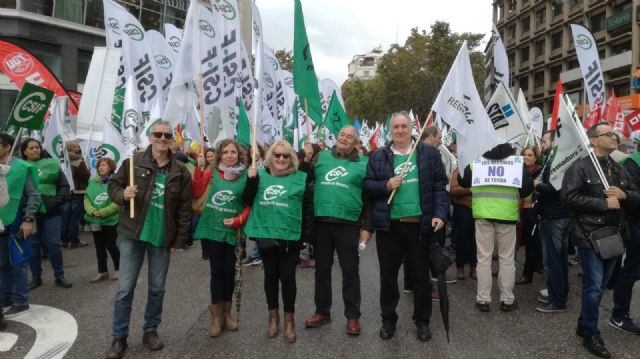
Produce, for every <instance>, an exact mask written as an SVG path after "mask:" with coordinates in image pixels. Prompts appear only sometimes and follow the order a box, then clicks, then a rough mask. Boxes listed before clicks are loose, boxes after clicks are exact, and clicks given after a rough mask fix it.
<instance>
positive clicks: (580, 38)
mask: <svg viewBox="0 0 640 359" xmlns="http://www.w3.org/2000/svg"><path fill="white" fill-rule="evenodd" d="M571 33H572V34H573V44H574V45H575V48H576V55H577V56H578V62H579V63H580V71H581V72H582V77H583V78H584V84H585V88H586V89H587V98H588V99H589V106H590V107H591V108H595V106H596V100H597V99H598V98H599V99H600V101H602V102H603V103H604V77H603V76H602V68H601V66H600V57H599V56H598V48H597V47H596V40H595V39H594V38H593V34H591V31H589V30H587V29H586V28H585V27H584V26H581V25H577V24H571ZM600 111H601V112H600V113H602V109H601V110H600Z"/></svg>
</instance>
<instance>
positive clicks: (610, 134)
mask: <svg viewBox="0 0 640 359" xmlns="http://www.w3.org/2000/svg"><path fill="white" fill-rule="evenodd" d="M615 135H616V134H615V133H613V132H605V133H601V134H599V135H595V136H593V137H592V138H598V137H602V136H607V137H613V136H615Z"/></svg>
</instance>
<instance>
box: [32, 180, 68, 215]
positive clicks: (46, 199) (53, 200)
mask: <svg viewBox="0 0 640 359" xmlns="http://www.w3.org/2000/svg"><path fill="white" fill-rule="evenodd" d="M56 188H57V191H56V195H55V196H45V195H42V196H41V197H42V202H43V203H44V208H45V210H46V213H44V214H40V217H51V216H56V215H59V214H60V207H61V206H62V204H63V203H64V202H66V201H67V199H69V194H70V193H71V192H70V187H69V182H68V181H67V177H65V175H64V173H63V172H62V169H61V170H60V171H58V178H57V179H56Z"/></svg>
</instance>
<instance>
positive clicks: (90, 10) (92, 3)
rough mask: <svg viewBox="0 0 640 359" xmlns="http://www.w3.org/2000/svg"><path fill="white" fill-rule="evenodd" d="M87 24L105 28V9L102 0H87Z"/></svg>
mask: <svg viewBox="0 0 640 359" xmlns="http://www.w3.org/2000/svg"><path fill="white" fill-rule="evenodd" d="M84 21H85V25H87V26H93V27H99V28H101V29H104V9H103V7H102V0H87V11H86V14H85V19H84Z"/></svg>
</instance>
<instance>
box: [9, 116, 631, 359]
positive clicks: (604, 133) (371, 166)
mask: <svg viewBox="0 0 640 359" xmlns="http://www.w3.org/2000/svg"><path fill="white" fill-rule="evenodd" d="M389 131H390V135H391V141H390V143H389V144H388V145H387V146H385V147H383V148H380V149H377V150H375V151H372V152H370V153H369V152H368V151H367V150H366V149H365V148H364V147H363V146H362V142H361V141H360V139H359V134H358V131H357V130H356V129H355V128H353V127H351V126H345V127H343V128H342V129H341V130H340V133H339V134H338V135H337V136H336V138H335V139H334V140H335V141H334V142H335V146H333V147H331V148H324V143H322V145H316V144H311V143H309V142H307V143H305V144H304V146H303V149H301V150H300V151H299V152H295V151H294V149H293V148H292V146H291V145H290V144H289V143H287V142H285V141H276V142H275V143H273V144H272V145H270V146H265V147H262V146H258V147H256V148H254V149H252V148H246V147H245V146H243V145H241V144H239V143H238V142H237V141H235V140H231V139H227V140H222V141H220V142H219V143H218V144H217V146H216V148H207V149H204V151H201V153H189V154H188V155H186V154H183V153H181V152H182V149H181V147H180V145H177V144H176V143H175V141H174V139H173V132H172V127H171V126H170V124H169V123H167V122H163V121H159V122H157V123H155V124H154V125H153V127H152V129H151V131H150V136H149V142H150V145H149V146H148V148H146V149H144V150H143V151H139V152H136V153H135V154H134V155H133V157H132V159H127V160H125V161H124V162H123V163H122V165H121V166H120V167H119V168H117V169H116V164H115V163H114V161H113V160H111V159H109V158H100V159H99V160H98V161H97V163H96V175H95V176H94V177H93V178H91V175H90V171H89V169H88V168H87V166H86V164H85V163H84V159H83V155H82V152H81V151H80V147H79V146H78V144H77V143H75V142H70V143H68V144H67V151H68V153H69V161H70V163H71V169H72V176H73V184H74V190H73V191H70V186H69V183H68V181H67V178H66V176H65V174H64V173H63V171H62V170H61V168H60V164H59V162H58V161H57V160H54V159H52V158H49V156H47V155H46V151H44V150H43V148H42V144H41V143H40V142H39V141H38V140H36V139H27V140H24V141H22V143H21V145H20V148H19V149H16V151H15V155H16V156H15V157H12V156H11V154H12V153H13V152H12V149H13V146H14V139H13V138H12V137H11V136H9V135H7V134H4V133H3V134H0V163H2V164H1V165H0V207H2V208H0V270H1V271H2V273H1V277H0V288H1V294H2V297H1V299H2V301H3V307H9V309H8V310H7V311H6V312H5V313H4V315H5V316H7V315H8V316H11V315H13V314H17V313H19V312H22V311H25V310H29V291H30V290H35V289H36V288H38V287H40V286H42V285H43V276H42V274H43V270H42V259H43V258H45V257H46V258H48V260H49V262H50V264H51V266H52V269H53V274H54V279H55V282H54V283H55V285H56V286H58V287H61V288H71V287H72V284H71V283H70V282H69V281H67V280H66V278H65V276H64V264H63V248H78V247H83V246H86V245H87V244H86V243H84V242H82V241H80V240H79V236H78V232H79V228H82V227H85V228H87V229H89V230H90V231H91V233H92V235H93V240H94V245H95V251H96V259H97V273H96V275H95V277H92V278H88V279H87V280H88V281H90V282H91V283H98V282H101V281H104V280H108V279H111V280H117V281H118V282H117V283H118V286H117V291H116V294H115V301H114V311H113V321H112V342H111V345H110V346H109V348H108V352H107V358H121V357H123V356H124V354H125V352H126V350H127V346H128V343H127V337H128V334H129V321H130V318H131V309H132V302H133V296H134V291H135V287H136V283H137V280H138V276H139V275H140V270H141V266H142V264H143V262H144V261H145V256H146V260H147V264H148V267H149V270H148V283H149V289H148V293H147V305H146V308H145V315H144V325H143V331H144V336H143V343H144V344H145V345H146V346H147V347H148V349H149V350H151V351H155V350H160V349H162V348H163V346H164V343H163V341H162V340H161V339H160V337H159V335H158V332H157V329H158V326H159V325H160V322H161V321H162V312H163V299H164V293H165V283H166V276H167V272H168V269H169V263H170V257H171V253H172V251H173V250H181V249H184V248H186V247H190V246H192V245H193V244H194V241H200V243H201V244H200V245H201V250H202V258H203V259H204V260H208V262H209V265H210V283H209V290H210V304H209V305H208V310H209V312H210V314H211V325H210V327H209V330H208V335H209V336H210V337H218V336H219V335H220V334H221V332H222V331H236V330H238V323H237V322H236V321H235V319H234V317H233V315H232V303H233V297H234V293H235V290H236V289H237V283H236V282H237V276H236V274H237V273H236V265H237V260H238V257H241V258H244V257H246V259H245V262H244V264H245V265H262V266H263V268H264V293H265V302H266V307H267V308H266V309H267V310H266V313H265V314H266V318H267V321H266V323H267V325H266V332H267V335H268V336H269V337H270V338H274V337H277V336H278V335H279V332H280V318H281V317H280V309H282V312H283V319H284V320H283V322H284V325H283V327H282V328H283V335H284V338H285V340H286V341H287V342H289V343H293V342H295V341H296V328H295V320H294V313H295V310H296V295H297V288H296V267H297V266H298V265H299V264H300V263H301V262H302V264H303V267H314V268H315V291H314V297H313V298H314V303H315V308H314V309H313V310H312V311H311V313H309V314H310V317H309V318H308V319H307V320H306V321H305V322H304V325H305V327H306V328H316V327H320V326H323V325H326V324H329V323H330V322H331V319H332V313H331V304H332V291H331V287H332V286H331V282H332V280H331V272H332V271H331V268H332V264H333V262H334V261H335V260H337V261H338V262H339V265H340V269H341V273H342V298H343V301H344V313H343V314H344V317H345V319H346V326H345V329H346V330H345V331H346V333H347V334H348V335H352V336H357V335H359V334H360V332H361V327H360V322H359V318H360V315H361V288H360V274H359V249H362V248H363V247H365V246H366V245H367V243H368V242H369V241H370V240H371V239H372V238H373V235H374V234H375V241H376V248H377V256H378V263H379V271H380V293H379V295H380V297H379V301H380V312H381V318H382V320H381V326H380V330H379V336H380V337H381V338H382V339H385V340H387V339H390V338H392V337H393V336H394V335H395V330H396V322H397V321H398V313H397V312H396V307H397V304H398V301H399V297H400V291H399V287H398V274H399V270H400V267H401V266H403V267H404V279H405V287H404V289H405V293H412V296H413V313H412V319H413V321H414V323H415V325H416V330H415V335H416V338H417V339H418V340H419V341H428V340H430V338H431V332H430V330H429V322H430V317H431V312H432V301H433V300H446V299H447V298H440V294H442V293H439V291H438V289H437V288H432V278H435V277H436V275H437V273H436V270H435V269H434V263H436V262H438V261H439V256H442V253H443V252H445V251H444V249H448V253H450V255H453V256H455V264H456V271H455V279H452V280H449V282H454V281H455V280H458V281H460V280H465V279H466V278H467V277H468V278H470V279H472V280H476V281H477V294H476V299H475V306H476V308H477V309H478V310H479V311H481V312H491V310H492V298H491V287H492V282H493V279H492V277H493V276H497V283H498V287H499V293H500V294H499V310H500V311H504V312H512V311H515V310H518V300H517V298H515V296H514V291H513V289H514V286H515V285H527V284H529V283H532V278H533V276H534V274H535V273H540V274H543V275H545V276H546V289H545V290H543V291H541V292H540V293H539V295H538V296H537V299H538V301H539V302H540V305H539V306H538V307H537V308H536V310H537V311H539V312H544V313H558V312H564V311H566V310H567V305H568V293H569V284H568V283H569V281H568V265H569V262H570V260H571V258H570V256H571V254H570V253H571V252H573V253H576V254H577V258H578V261H579V263H580V265H581V267H582V296H581V298H582V300H581V303H580V308H581V309H580V316H579V318H578V319H577V325H576V335H578V336H580V337H581V338H583V344H584V346H585V348H586V349H587V350H588V351H589V352H590V353H592V354H594V355H596V356H600V357H605V358H606V357H610V353H609V352H608V350H607V349H606V347H605V344H604V341H603V339H602V336H601V333H600V330H599V328H598V316H599V307H600V302H601V299H602V296H603V294H604V291H605V288H606V287H608V286H609V287H610V288H612V289H613V302H614V307H613V308H612V309H613V311H612V315H611V318H610V320H609V325H610V326H611V327H613V328H616V329H619V330H621V331H623V332H626V333H629V334H635V335H640V327H638V326H637V325H636V324H635V323H634V322H633V320H632V319H631V318H630V316H629V311H630V303H631V295H632V289H633V285H634V283H635V281H636V280H638V278H639V277H640V192H639V191H638V188H640V151H639V152H635V153H634V154H631V155H629V154H621V153H619V150H618V145H619V139H618V138H617V137H616V135H615V134H614V133H613V130H612V129H611V127H609V126H608V125H606V124H598V125H595V126H593V127H591V128H590V129H589V130H588V131H587V135H588V137H589V139H590V142H591V145H592V147H593V149H594V152H595V155H596V156H597V160H598V161H599V165H600V167H601V168H602V172H603V174H604V176H605V177H606V180H607V182H608V185H609V186H608V188H607V189H605V185H604V184H603V183H602V180H601V178H602V177H600V174H599V173H598V172H597V171H596V167H595V166H594V163H591V162H590V160H589V158H584V159H580V160H578V161H576V163H575V164H573V165H572V166H571V167H570V169H569V170H568V172H567V173H566V175H565V177H564V180H563V182H562V188H561V189H558V188H555V187H554V186H553V185H552V184H551V180H550V172H551V168H550V166H549V163H550V161H551V160H552V159H553V150H552V149H553V134H552V133H546V134H544V136H543V137H542V140H541V145H540V146H539V147H537V146H534V147H530V148H524V149H519V150H520V152H519V153H518V154H519V155H521V156H522V158H523V163H522V176H521V177H520V178H521V186H520V187H518V188H516V187H503V186H494V185H489V186H475V185H474V181H473V164H470V165H469V166H467V167H466V168H464V169H461V171H458V169H457V165H456V156H455V153H456V143H455V139H453V141H450V139H448V140H449V141H447V142H448V143H447V144H446V145H445V144H443V141H442V134H441V132H440V130H439V129H437V128H436V127H429V128H426V129H425V130H424V131H423V132H422V133H423V135H422V138H415V137H412V123H411V121H410V120H409V115H408V114H407V113H406V112H398V113H394V114H393V115H392V116H391V118H390V121H389ZM638 147H640V144H638ZM514 155H516V148H515V147H514V146H512V145H511V144H500V145H498V146H496V147H495V148H493V149H491V150H490V151H487V152H486V153H485V154H484V155H483V158H484V159H487V160H492V161H503V160H505V159H507V158H509V157H510V156H514ZM613 157H616V158H618V161H619V162H616V161H614V160H613ZM130 161H133V164H132V163H130ZM518 171H519V170H518ZM131 179H133V182H134V184H133V185H132V184H131V182H130V181H131ZM447 227H448V228H449V229H450V230H451V241H450V245H449V246H448V247H446V248H445V236H446V235H447ZM605 227H606V228H607V229H611V228H613V231H614V232H615V234H617V235H618V236H620V237H621V238H622V239H623V241H624V245H625V248H626V253H625V254H624V256H622V255H617V256H615V257H612V258H608V257H607V258H605V257H604V256H603V254H602V253H601V252H599V251H598V249H599V248H596V247H594V245H593V238H594V236H595V235H596V234H598V233H599V232H600V230H601V229H602V228H605ZM248 243H253V245H248ZM15 246H20V248H19V249H20V251H18V252H20V253H22V256H21V257H18V256H16V255H15V253H16V250H15V248H14V247H15ZM249 247H251V249H250V248H249ZM519 247H523V249H524V252H525V264H524V268H523V272H522V273H521V275H520V277H519V279H517V280H516V265H515V258H516V253H517V251H518V249H519ZM576 248H577V250H576ZM248 251H251V252H250V253H248V254H247V253H246V252H248ZM334 253H336V255H335V256H334ZM109 257H110V258H111V262H112V270H111V271H110V270H109ZM494 258H497V259H498V266H497V267H498V270H497V272H494V271H493V270H492V259H494ZM622 258H624V261H623V260H622ZM466 268H468V270H467V269H466ZM29 272H31V280H29ZM614 273H615V275H614ZM612 277H613V278H612ZM443 295H445V296H446V293H444V294H443ZM280 300H281V301H282V303H280ZM4 326H5V322H4V320H3V315H1V314H0V330H1V329H3V328H4Z"/></svg>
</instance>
